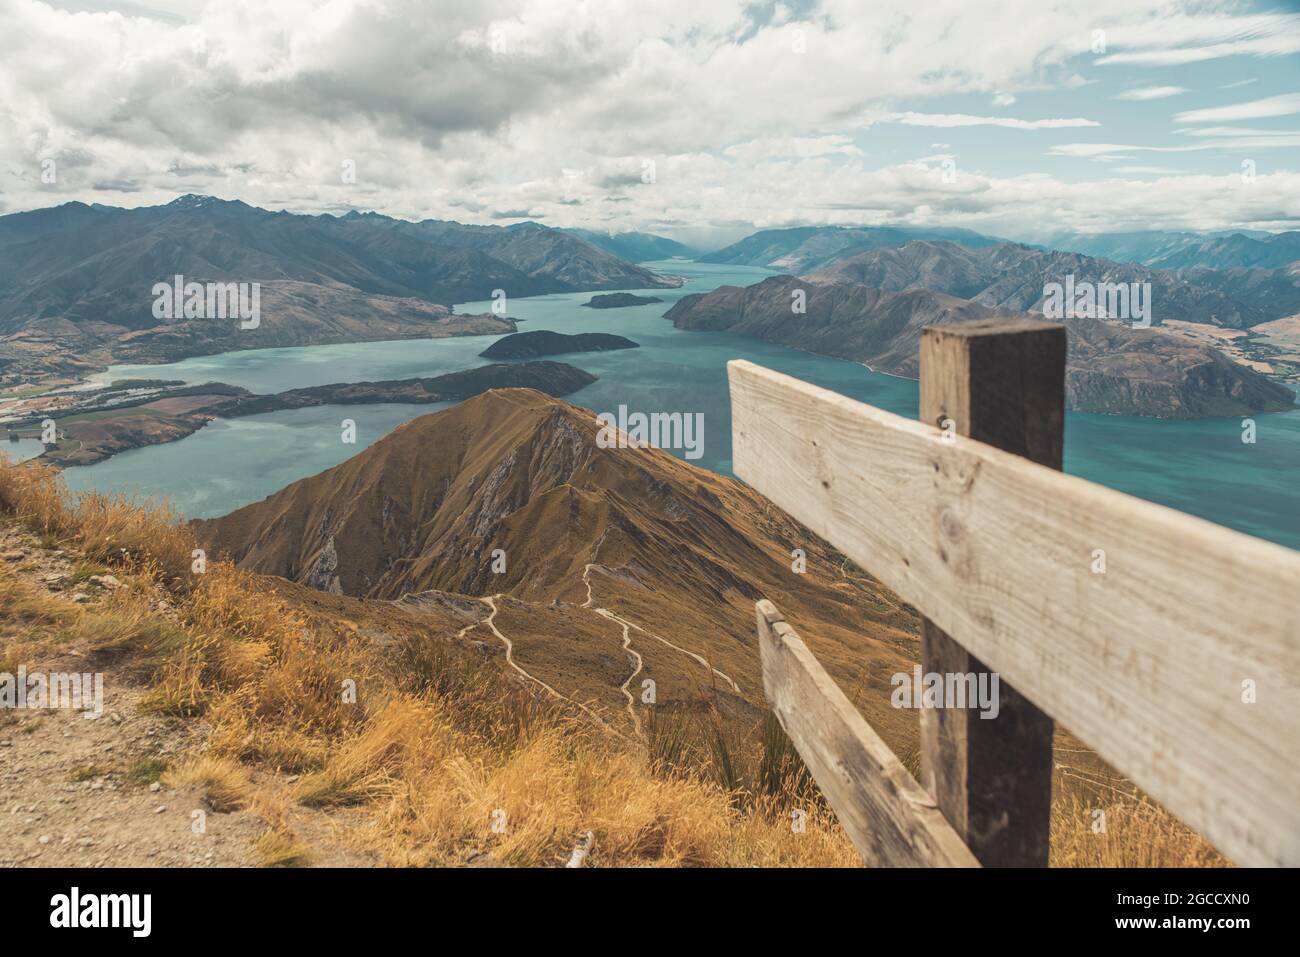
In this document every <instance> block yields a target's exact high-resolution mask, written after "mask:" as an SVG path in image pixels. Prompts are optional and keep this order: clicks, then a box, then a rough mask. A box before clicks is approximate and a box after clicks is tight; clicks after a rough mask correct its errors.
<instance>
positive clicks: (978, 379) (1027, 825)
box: [920, 319, 1066, 867]
mask: <svg viewBox="0 0 1300 957" xmlns="http://www.w3.org/2000/svg"><path fill="white" fill-rule="evenodd" d="M1065 348H1066V341H1065V327H1064V326H1060V325H1055V324H1051V323H1045V322H1038V321H1036V320H1032V319H1022V320H986V321H980V322H967V323H959V324H957V325H954V326H931V327H928V328H926V329H924V330H922V333H921V350H920V357H921V358H920V372H921V404H920V418H921V421H922V422H931V423H934V424H935V425H937V426H940V428H943V427H945V424H946V423H948V424H947V428H949V429H951V430H952V431H953V434H954V435H964V436H967V437H970V438H976V439H979V440H980V441H981V442H984V443H986V444H988V445H992V446H996V447H997V448H999V449H1002V450H1003V451H1005V452H1012V453H1014V454H1016V455H1020V456H1023V457H1025V458H1027V459H1029V460H1030V461H1033V462H1037V463H1038V464H1039V465H1046V466H1048V467H1049V468H1058V469H1059V468H1060V466H1061V459H1062V455H1063V451H1064V445H1065V443H1064V437H1065ZM921 667H922V669H923V670H924V671H925V673H926V674H940V675H948V674H974V675H976V676H979V675H980V674H981V673H985V672H987V671H988V668H987V667H986V666H985V665H984V663H983V662H981V661H980V660H979V659H978V658H976V657H975V656H974V655H972V654H971V653H970V652H969V651H967V650H966V649H965V648H964V647H962V645H961V644H960V643H958V642H957V641H955V640H954V639H953V638H952V637H951V636H950V635H948V634H947V633H946V632H944V631H943V629H941V628H939V626H937V625H936V624H934V622H932V621H930V619H928V618H922V620H921ZM977 680H978V679H977ZM998 689H999V694H998V698H999V702H1000V707H999V709H998V712H997V717H996V718H992V719H986V718H983V717H981V716H980V715H979V714H978V713H977V712H976V711H974V710H972V709H970V708H923V709H921V783H922V784H923V785H924V786H925V788H926V790H928V791H929V792H930V793H931V794H933V795H934V797H935V800H936V801H938V802H939V809H940V810H941V811H943V813H944V817H946V818H947V819H948V820H949V821H950V822H951V823H952V825H953V828H954V829H955V830H956V831H957V833H958V834H959V835H960V836H961V838H962V840H963V841H965V842H966V846H967V847H969V848H970V849H971V852H972V853H973V854H974V855H975V857H976V858H978V859H979V862H980V863H981V864H983V865H984V866H985V867H1046V866H1047V862H1048V858H1049V856H1050V850H1051V845H1050V835H1051V821H1052V731H1053V722H1052V719H1051V717H1050V716H1049V715H1047V714H1046V713H1044V712H1043V711H1042V710H1041V709H1039V708H1038V707H1036V706H1035V705H1034V704H1033V702H1031V701H1029V700H1028V699H1027V698H1025V696H1024V695H1022V694H1020V693H1019V692H1018V691H1017V690H1016V689H1015V687H1014V686H1013V685H1012V684H1011V682H1009V681H1006V680H999V684H998Z"/></svg>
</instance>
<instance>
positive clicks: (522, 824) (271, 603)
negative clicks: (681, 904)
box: [0, 464, 1221, 867]
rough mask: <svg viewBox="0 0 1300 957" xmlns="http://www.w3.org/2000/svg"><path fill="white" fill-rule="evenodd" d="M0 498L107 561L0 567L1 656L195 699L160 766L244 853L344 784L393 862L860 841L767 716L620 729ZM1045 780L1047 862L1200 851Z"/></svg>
mask: <svg viewBox="0 0 1300 957" xmlns="http://www.w3.org/2000/svg"><path fill="white" fill-rule="evenodd" d="M0 514H8V515H10V516H13V517H15V518H17V519H18V520H19V521H21V522H23V523H24V524H26V525H27V526H28V527H30V528H32V529H33V530H35V531H37V532H38V533H40V534H43V535H46V536H50V537H53V538H55V539H57V540H59V541H61V542H65V543H67V544H68V546H69V548H71V549H74V550H77V551H79V552H80V554H81V559H82V560H83V561H93V562H99V563H104V564H106V565H108V566H109V567H111V568H112V569H113V572H114V574H116V575H118V576H119V577H121V578H123V579H124V581H125V582H126V587H125V588H123V589H121V590H120V591H119V592H118V593H116V594H115V595H114V596H113V597H112V598H111V599H109V600H107V601H105V602H103V603H101V604H100V605H99V606H98V607H96V608H93V609H84V608H79V607H76V606H73V605H71V604H70V603H69V602H67V601H66V600H64V599H61V598H57V597H54V596H50V595H49V594H48V593H45V592H44V591H43V590H42V589H39V588H35V587H33V586H30V585H28V584H26V583H25V582H23V581H21V580H19V579H17V578H16V577H14V576H13V575H12V574H10V573H7V572H4V571H0V640H3V642H4V643H3V645H0V670H13V669H12V668H9V667H8V666H7V665H6V663H7V662H17V661H19V660H30V657H31V654H32V652H33V649H34V647H35V645H36V644H37V643H39V642H41V641H44V642H46V643H47V644H48V645H49V646H50V647H52V648H55V647H57V646H58V645H59V644H62V643H67V642H76V643H78V644H80V645H82V646H84V647H86V648H88V649H89V650H90V651H91V652H92V654H93V655H96V656H103V657H105V658H110V659H112V660H114V661H115V662H119V663H121V664H123V665H124V666H126V667H128V668H130V669H132V670H133V671H135V673H137V674H138V675H140V676H141V677H143V678H144V679H146V680H147V681H148V682H149V684H150V685H151V689H152V690H151V693H150V695H149V696H148V698H147V699H146V701H147V704H148V706H150V707H152V708H156V709H158V710H162V711H166V712H168V713H172V714H176V715H180V716H193V715H197V714H202V715H203V718H204V721H205V722H206V723H207V725H208V726H209V727H210V729H211V733H210V734H209V735H208V737H207V749H206V751H205V753H204V754H202V755H199V756H196V757H194V758H193V759H191V760H190V761H187V762H183V763H181V764H180V765H179V766H177V767H175V768H172V769H169V770H167V771H166V772H165V775H164V778H163V779H164V780H165V781H166V782H167V783H169V784H171V785H177V786H179V785H198V786H200V787H202V788H203V789H204V792H205V794H206V795H207V800H208V802H209V803H210V804H211V806H212V807H213V809H214V810H229V809H232V808H236V807H248V808H249V809H250V810H252V811H253V812H254V813H256V814H259V815H260V816H261V817H262V818H263V819H264V820H266V821H267V823H268V825H269V828H270V829H269V830H268V831H267V833H266V834H265V835H263V837H262V838H261V839H260V840H259V841H258V842H257V844H256V846H255V848H254V850H255V853H256V855H257V857H258V859H259V860H260V861H261V863H263V864H264V865H266V866H292V865H297V864H303V863H307V862H308V861H309V851H308V849H307V848H306V847H305V846H304V845H303V844H302V843H301V842H300V841H299V840H298V839H297V838H296V837H294V835H293V833H292V831H291V829H290V827H289V825H288V820H289V817H290V815H289V812H288V808H287V806H286V804H285V802H286V801H291V802H294V803H295V805H296V806H297V807H298V808H304V807H306V808H324V807H334V806H340V805H352V806H354V807H355V808H357V811H356V812H350V813H356V814H357V815H358V817H357V818H356V819H355V821H356V822H357V823H353V824H349V825H347V826H346V827H345V833H346V839H347V841H348V842H349V843H351V844H352V845H354V846H355V848H356V849H358V850H361V851H365V852H370V853H372V854H376V855H377V856H378V858H379V859H380V860H382V861H384V862H386V863H389V864H395V865H427V864H457V863H464V862H466V861H467V860H470V859H471V858H474V859H482V855H487V859H488V860H491V861H495V862H498V863H503V864H511V865H523V866H555V865H559V864H562V863H563V862H564V861H565V860H566V859H567V858H568V856H569V853H570V851H571V850H572V848H573V846H574V844H575V843H576V842H577V841H578V840H579V838H580V837H581V836H582V835H584V834H585V833H587V832H588V831H591V832H593V833H594V835H595V841H594V844H593V846H592V848H591V851H590V854H589V856H588V858H587V862H588V864H589V865H593V866H685V865H695V866H786V865H792V866H810V867H811V866H856V865H857V864H858V863H859V859H858V857H857V854H856V852H855V851H854V849H853V847H852V845H851V844H850V842H849V841H848V839H847V837H846V836H845V835H844V832H843V831H842V830H841V829H840V828H839V826H838V824H837V823H836V822H835V820H834V816H833V815H832V814H831V813H830V812H829V811H828V810H827V809H826V807H825V806H824V804H823V803H822V801H821V799H820V796H819V795H818V793H817V791H816V788H815V786H814V785H813V784H812V783H811V782H810V780H809V779H808V776H807V772H806V770H805V769H804V768H803V765H802V762H800V761H799V760H798V756H797V754H795V753H794V752H793V749H792V748H791V746H790V743H789V741H788V740H787V739H786V738H785V735H784V734H783V733H782V732H781V731H780V728H779V726H777V725H776V724H775V722H774V721H772V720H771V719H770V718H769V719H768V720H765V721H764V722H762V723H761V724H759V725H758V726H757V727H755V728H753V729H751V730H750V731H749V732H748V733H741V732H737V731H736V730H735V728H734V726H728V725H725V724H724V723H723V722H722V721H721V720H720V719H719V718H718V717H717V716H716V715H707V714H706V715H703V716H697V717H696V718H694V719H684V718H680V717H677V718H674V717H671V716H670V717H665V718H662V719H661V718H660V717H659V716H658V714H656V717H655V719H654V720H652V721H651V722H650V723H649V728H648V731H649V734H650V739H651V740H650V746H649V747H648V748H640V747H636V746H632V745H628V744H625V743H619V742H616V741H612V740H611V739H610V738H608V737H606V736H604V735H602V734H600V733H598V732H597V731H596V730H594V729H593V728H592V727H591V725H590V724H587V723H584V722H581V721H578V720H575V719H574V717H573V716H572V715H571V714H566V713H563V712H560V711H557V710H555V708H554V707H553V706H552V705H551V704H550V703H549V702H546V701H544V700H541V699H539V698H537V697H535V696H532V695H529V694H528V693H527V692H526V691H525V690H523V689H521V688H520V686H519V685H518V684H517V683H515V682H512V681H510V680H509V679H508V678H507V677H505V676H504V675H503V674H502V673H501V672H500V671H499V670H497V669H495V668H493V667H492V666H489V665H485V664H484V663H482V662H481V661H480V660H478V659H475V658H467V657H464V656H460V655H458V654H457V653H455V652H454V650H453V646H451V645H450V644H449V643H448V642H446V641H444V640H442V639H443V638H444V637H446V636H442V635H432V634H421V635H417V636H405V637H403V638H402V639H401V640H397V641H394V642H391V643H389V644H387V645H386V646H384V648H383V650H382V651H380V650H377V649H376V647H375V646H374V645H373V644H371V643H369V642H367V641H364V640H362V639H360V638H358V637H357V636H356V635H355V633H354V631H355V629H354V628H350V627H348V626H349V625H350V623H348V622H324V621H322V620H319V619H318V618H313V617H312V616H311V615H309V614H307V613H306V612H305V611H304V609H303V608H300V607H297V606H295V605H294V604H293V603H291V602H289V601H287V600H285V599H284V598H283V597H281V596H280V595H279V594H277V593H276V592H275V591H274V590H271V589H268V588H267V587H266V586H265V584H264V583H263V581H262V580H259V579H258V578H257V577H256V576H252V575H249V574H247V573H244V572H242V571H240V570H238V569H236V568H234V567H233V566H231V565H230V564H228V563H223V562H210V563H209V564H208V565H207V568H206V572H205V573H204V574H201V575H198V574H191V571H190V561H191V552H192V549H193V547H194V543H193V541H192V540H191V538H190V536H189V535H188V532H187V530H186V529H185V528H184V527H183V526H181V525H179V524H178V523H177V522H176V521H175V519H174V516H172V515H170V514H169V513H167V512H166V511H156V510H153V511H151V510H148V509H142V508H139V507H137V506H135V505H132V504H130V503H129V502H126V501H123V500H120V499H113V498H108V497H103V496H83V497H82V498H80V499H78V500H74V501H70V500H69V498H68V497H67V495H66V494H65V493H64V492H63V490H62V489H61V487H60V483H59V481H58V479H57V475H55V474H54V473H52V472H51V470H48V469H44V468H42V467H33V466H8V465H4V464H0ZM160 594H161V595H163V596H165V598H166V600H167V603H168V605H169V607H170V608H171V609H172V611H171V613H169V614H168V615H166V616H164V615H162V614H160V613H159V612H158V611H157V610H156V602H157V600H158V598H159V595H160ZM352 690H355V697H352V696H351V692H352ZM353 702H355V703H353ZM904 757H905V760H906V761H907V763H908V764H909V766H911V765H915V764H916V763H917V762H916V755H915V754H912V753H908V754H905V755H904ZM252 769H260V771H262V772H265V773H263V774H260V775H258V776H257V778H255V777H254V776H253V774H252V773H251V770H252ZM288 773H294V774H300V775H301V778H300V779H299V780H298V781H297V783H296V784H295V785H294V786H293V787H292V789H290V790H287V791H286V789H285V788H284V787H283V784H282V783H279V782H282V781H283V779H282V778H280V777H278V775H279V774H288ZM261 780H265V781H267V782H273V783H271V784H265V785H259V784H258V783H256V782H257V781H261ZM1058 798H1059V799H1058V802H1057V806H1056V808H1055V812H1054V817H1053V855H1052V863H1053V864H1054V865H1056V866H1134V865H1136V866H1147V865H1151V866H1160V865H1166V866H1168V865H1186V864H1210V863H1219V862H1221V859H1219V858H1218V857H1217V855H1215V853H1214V852H1213V850H1212V849H1210V848H1209V846H1208V845H1206V844H1205V842H1204V841H1202V840H1201V839H1200V838H1199V837H1197V836H1196V835H1195V834H1193V833H1192V832H1190V831H1189V830H1188V829H1187V828H1185V827H1183V826H1182V825H1181V824H1179V823H1178V822H1177V821H1175V820H1174V819H1173V818H1171V817H1170V816H1169V815H1168V814H1166V813H1165V812H1164V811H1162V810H1161V809H1159V808H1158V807H1156V806H1155V805H1152V804H1151V803H1150V802H1148V801H1146V800H1145V799H1144V798H1142V797H1141V796H1140V795H1134V796H1127V795H1119V796H1117V797H1115V798H1113V799H1112V803H1111V804H1110V805H1109V806H1106V807H1105V810H1106V815H1107V829H1106V831H1105V832H1104V833H1097V832H1094V830H1093V828H1092V817H1091V811H1090V807H1089V804H1088V801H1087V800H1086V799H1085V797H1081V796H1079V795H1078V794H1076V793H1072V792H1068V791H1067V792H1065V793H1062V794H1060V795H1058ZM296 813H309V812H307V811H301V810H300V811H298V812H296Z"/></svg>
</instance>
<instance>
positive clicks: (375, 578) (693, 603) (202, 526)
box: [195, 389, 916, 740]
mask: <svg viewBox="0 0 1300 957" xmlns="http://www.w3.org/2000/svg"><path fill="white" fill-rule="evenodd" d="M598 428H599V427H598V423H597V422H596V421H595V419H594V417H593V416H592V415H591V413H590V412H587V411H585V410H582V409H578V408H576V407H574V406H571V405H568V404H567V403H564V402H562V401H559V400H557V399H552V398H549V397H547V396H544V395H542V394H541V393H538V392H534V391H532V390H528V389H507V390H498V391H492V392H488V393H485V394H483V395H480V396H477V397H475V398H473V399H469V400H467V401H465V402H463V403H461V404H460V405H458V406H456V407H455V408H452V409H448V410H446V411H444V412H438V413H435V414H432V415H428V416H423V417H421V418H419V419H415V420H413V421H411V422H408V423H406V424H405V425H403V426H401V427H399V428H398V429H396V430H394V431H393V432H392V433H390V434H389V435H388V436H386V437H385V438H383V439H381V440H380V441H379V442H376V443H375V444H374V445H373V446H371V447H370V448H369V449H367V450H366V451H365V452H363V453H361V454H360V455H358V456H357V457H355V458H353V459H351V460H350V461H348V462H345V463H343V464H342V465H340V466H337V467H336V468H333V469H330V470H329V471H326V472H323V473H321V474H320V475H317V476H313V477H312V478H308V479H304V480H302V481H300V482H297V483H294V484H293V485H290V486H288V487H287V488H285V489H283V490H281V491H280V492H278V493H276V494H275V495H272V496H271V497H269V498H267V499H265V500H264V501H262V502H258V503H256V504H253V505H249V506H247V507H245V508H242V509H239V510H238V511H236V512H232V513H231V514H230V515H227V516H224V517H222V518H218V519H213V520H207V521H200V522H196V523H195V527H196V528H197V530H198V532H199V534H200V536H201V537H202V538H203V539H204V540H206V541H207V542H209V543H210V544H211V545H212V546H214V547H215V548H217V549H218V550H224V551H228V552H229V553H230V554H232V555H233V557H235V558H236V559H237V560H238V561H239V562H240V564H241V565H243V566H244V567H246V568H249V569H252V570H255V571H259V572H264V573H269V574H273V575H280V576H283V577H285V578H289V579H291V580H293V581H297V582H302V583H305V584H311V585H314V586H315V587H318V588H322V589H327V590H333V591H338V592H342V593H344V594H349V595H356V596H366V597H376V598H390V599H397V598H400V597H402V596H407V597H406V599H405V602H406V603H411V602H416V603H418V601H419V598H418V593H421V592H424V591H425V590H430V589H433V590H437V591H440V592H453V593H461V594H466V595H475V596H496V595H502V597H499V598H497V599H496V600H495V608H496V612H497V614H496V618H495V621H494V624H495V625H496V627H497V628H498V629H499V630H500V631H501V632H502V634H503V635H504V636H505V637H507V638H511V640H512V641H513V642H514V645H515V647H514V652H513V653H514V660H515V662H516V663H517V664H518V665H519V666H520V667H522V668H523V669H524V670H525V671H526V672H528V673H529V674H530V675H531V676H532V677H534V678H535V679H537V680H538V681H539V682H541V683H544V684H545V685H547V686H550V687H551V688H553V689H554V690H555V691H557V692H558V693H559V694H561V695H563V696H566V697H571V698H574V699H575V700H580V701H590V702H595V703H596V704H597V705H598V706H599V707H600V708H601V713H602V715H603V716H605V717H608V716H609V715H610V714H611V713H614V714H615V717H616V718H617V708H618V706H619V704H620V703H622V704H624V705H625V707H624V709H623V716H624V718H625V719H626V720H627V722H628V723H629V724H630V723H632V719H631V718H630V715H631V714H633V713H637V714H640V713H641V712H640V705H639V701H638V704H636V705H635V706H634V705H632V704H631V703H630V702H627V700H626V699H627V696H628V693H631V694H632V695H634V696H635V697H636V698H638V699H640V697H641V694H642V693H643V691H644V690H645V689H644V686H643V685H642V682H643V681H644V680H645V679H647V678H649V679H652V680H653V681H654V682H655V684H656V695H657V700H658V703H659V704H660V705H683V706H686V707H694V706H698V705H699V704H700V703H701V702H704V701H713V702H715V703H720V704H723V705H724V706H725V710H727V711H729V713H732V714H739V715H742V716H751V717H752V716H756V715H757V714H758V712H757V710H755V706H757V705H758V704H759V703H760V702H761V700H762V691H761V686H760V675H759V667H758V665H759V661H758V651H757V647H756V643H755V638H754V623H753V603H754V600H755V599H756V598H758V597H760V596H766V597H769V598H772V599H773V600H774V601H776V602H777V604H778V605H779V606H780V607H781V608H782V610H783V611H785V612H786V614H787V615H788V616H789V617H790V618H791V620H793V621H798V622H800V625H801V633H802V634H804V635H805V637H806V638H807V639H808V640H809V642H810V644H811V645H812V646H813V647H814V650H816V652H817V654H818V656H819V658H820V659H821V660H822V661H823V662H824V663H825V664H826V665H827V667H828V668H829V669H830V670H831V671H832V673H833V674H835V675H836V676H837V677H838V678H839V679H840V680H841V681H842V682H844V683H845V685H846V686H847V687H850V688H856V689H857V691H858V692H859V697H861V692H863V691H864V690H865V689H866V688H868V687H869V688H871V689H872V701H870V702H866V703H865V704H864V707H865V708H866V710H867V712H868V714H869V715H870V716H871V717H872V718H873V720H878V721H879V722H880V723H881V726H882V727H884V728H886V729H894V730H895V732H896V734H897V738H898V739H900V740H908V739H910V738H911V737H912V736H913V735H914V734H915V720H914V719H915V716H914V715H910V714H907V713H905V712H899V711H895V710H894V709H892V708H890V707H889V706H888V703H887V702H888V693H887V689H888V687H889V684H888V676H889V675H891V674H893V673H895V672H896V671H900V670H907V669H908V668H910V659H911V657H912V655H913V653H914V650H915V648H914V637H913V633H914V630H915V625H916V619H915V616H914V615H913V613H912V612H911V610H910V609H907V608H904V607H901V606H900V605H899V603H898V602H897V599H896V598H894V597H893V596H891V595H890V594H889V593H887V592H886V591H885V590H884V589H883V588H881V587H880V586H879V585H878V584H877V583H875V582H874V581H872V580H870V579H869V578H867V577H866V576H864V575H862V574H860V573H858V572H856V571H855V570H853V569H852V568H851V567H850V566H849V565H848V563H847V562H846V561H845V560H844V559H843V557H842V556H840V555H839V554H838V553H836V552H835V551H834V550H833V549H831V548H830V547H829V546H828V545H826V544H825V543H824V542H822V541H820V540H818V539H817V538H815V537H814V536H813V535H812V534H811V533H810V532H808V531H807V530H806V529H805V528H803V527H802V526H801V525H799V524H798V523H797V522H795V521H794V520H792V519H791V518H790V517H789V516H787V515H785V514H784V513H782V512H780V511H779V510H778V509H776V508H775V507H774V506H773V505H771V503H769V502H767V501H766V500H765V499H763V498H762V497H761V496H759V495H758V494H757V493H755V492H753V491H752V490H750V489H749V488H747V487H746V486H744V485H742V484H741V483H739V482H737V481H735V480H733V479H728V478H725V477H722V476H718V475H714V474H712V473H709V472H706V471H703V470H701V469H698V468H695V467H693V466H691V465H689V464H687V463H685V462H683V461H680V460H678V459H676V458H674V457H672V456H671V455H669V454H667V453H666V452H663V451H660V450H658V449H653V448H627V449H619V448H601V447H599V445H598V444H597V434H598ZM495 549H501V550H502V551H503V552H504V555H505V571H504V572H503V573H500V574H498V573H495V572H494V571H493V568H492V564H493V551H494V550H495ZM794 549H803V551H804V553H805V554H806V561H807V569H806V572H804V573H796V572H795V571H793V570H792V562H793V560H792V557H791V553H792V551H793V550H794ZM412 596H415V597H412ZM601 610H604V611H605V613H604V614H602V611H601ZM625 629H626V630H625ZM480 631H484V629H483V628H482V627H481V626H480ZM480 637H481V638H484V640H489V641H491V640H493V638H495V637H496V636H495V635H494V634H491V633H488V632H486V631H484V633H483V634H481V635H480ZM496 640H497V642H498V643H499V642H500V639H499V638H497V639H496ZM873 665H874V666H875V670H874V671H873V670H872V667H873ZM872 702H874V703H872ZM611 708H612V709H615V711H614V712H611V710H610V709H611Z"/></svg>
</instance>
